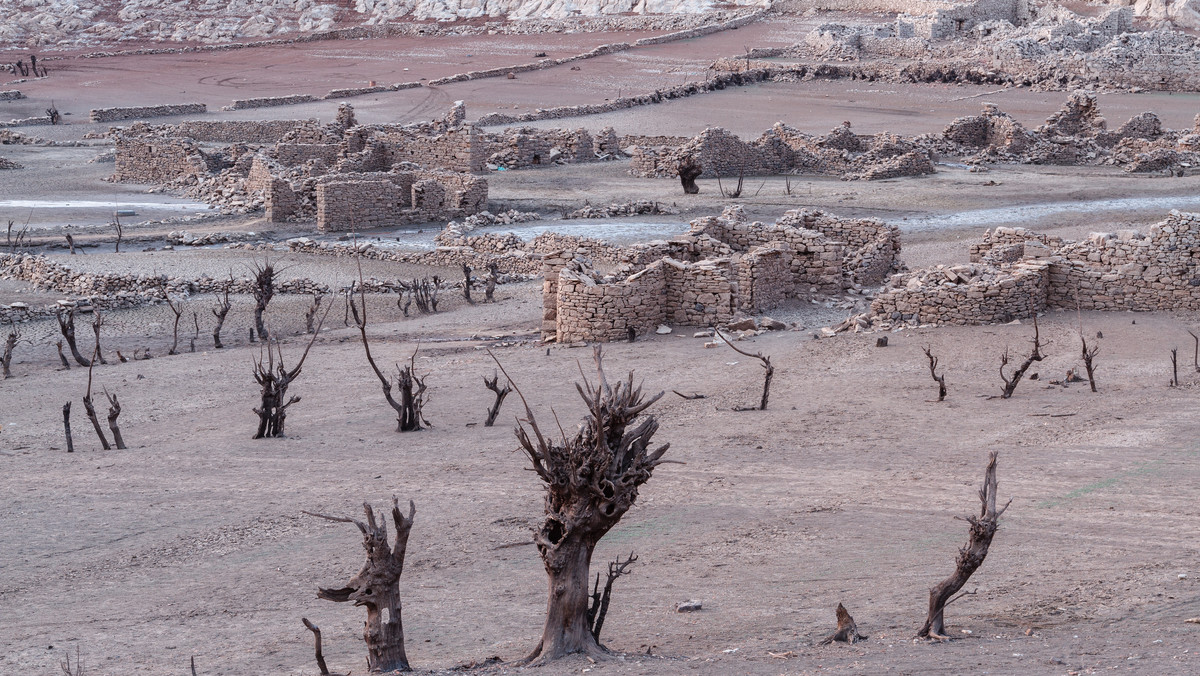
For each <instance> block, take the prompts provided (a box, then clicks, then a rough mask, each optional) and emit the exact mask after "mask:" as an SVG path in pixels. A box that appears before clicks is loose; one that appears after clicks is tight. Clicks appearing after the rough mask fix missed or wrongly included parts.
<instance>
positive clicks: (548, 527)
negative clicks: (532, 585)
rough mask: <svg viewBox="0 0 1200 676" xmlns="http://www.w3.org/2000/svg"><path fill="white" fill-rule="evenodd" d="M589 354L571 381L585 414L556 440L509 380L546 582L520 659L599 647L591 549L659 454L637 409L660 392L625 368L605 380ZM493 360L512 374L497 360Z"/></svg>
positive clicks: (662, 449)
mask: <svg viewBox="0 0 1200 676" xmlns="http://www.w3.org/2000/svg"><path fill="white" fill-rule="evenodd" d="M593 356H594V359H595V362H596V376H597V380H596V382H595V383H594V384H593V383H591V382H588V380H587V379H586V378H585V379H584V382H583V384H582V385H579V384H577V385H576V389H577V390H578V391H579V395H580V396H581V397H582V398H583V401H584V403H586V404H587V406H588V415H587V416H586V417H585V418H584V420H583V422H582V424H581V425H580V426H579V429H578V430H577V431H576V432H575V434H574V436H573V437H571V438H569V439H568V438H567V437H566V436H565V435H563V437H562V440H561V441H554V440H552V439H551V438H547V436H546V435H544V434H543V433H542V430H541V427H540V426H539V425H538V423H537V419H536V418H535V417H534V414H533V410H532V409H531V408H530V407H529V402H528V401H526V400H525V396H524V395H523V394H522V393H521V390H520V388H515V389H516V392H517V396H519V397H521V403H522V404H523V405H524V407H525V417H524V418H523V419H521V420H518V422H517V428H516V430H515V432H516V435H517V441H518V442H519V443H520V445H521V448H522V450H524V451H525V453H526V455H528V456H529V460H530V463H531V464H532V465H533V470H534V472H536V473H537V475H538V477H539V478H541V480H542V481H543V482H545V488H546V500H545V514H546V516H545V519H544V520H543V521H542V525H541V527H540V528H539V529H538V530H537V531H536V532H535V533H534V542H535V543H536V544H537V548H538V553H539V554H540V555H541V558H542V564H543V565H544V566H545V568H546V575H547V578H548V582H549V595H548V599H547V603H546V623H545V626H544V627H543V629H542V638H541V641H540V642H539V643H538V645H537V647H536V648H534V649H533V651H532V652H531V653H530V654H529V656H528V657H526V658H525V662H532V661H534V660H539V661H549V660H554V659H557V658H560V657H563V656H565V655H569V654H572V653H584V654H585V655H587V654H601V653H603V652H604V649H603V648H601V647H600V645H599V643H597V641H596V637H595V636H593V635H592V629H593V626H592V625H590V624H589V622H588V619H589V617H588V609H589V608H588V606H589V603H588V602H589V600H590V599H591V596H590V595H589V594H588V583H589V582H590V581H591V580H590V578H591V571H590V570H589V567H590V565H591V560H592V552H593V551H594V550H595V548H596V544H597V543H598V542H600V539H601V538H603V537H604V535H605V534H606V533H608V531H609V530H610V529H612V527H613V526H615V525H616V524H617V522H618V521H620V520H621V517H622V516H624V515H625V512H627V511H629V508H631V507H633V504H634V501H636V500H637V496H638V488H639V487H640V486H641V485H642V484H643V483H645V482H646V481H647V480H648V479H649V478H650V476H651V474H652V473H653V471H654V469H655V468H656V467H657V466H658V465H660V464H662V463H663V462H665V461H664V460H663V459H662V457H663V454H665V453H666V452H667V449H668V448H669V447H670V444H663V445H662V446H659V447H658V448H656V449H651V448H650V442H651V439H652V438H653V437H654V433H655V432H657V431H658V421H657V420H656V419H655V417H654V416H653V415H645V416H643V415H642V413H643V412H644V411H645V410H646V409H648V408H649V407H650V406H652V405H653V404H654V403H655V402H657V401H658V400H659V399H660V398H662V396H663V393H662V392H659V393H658V394H656V395H654V396H652V397H649V398H647V397H646V396H645V395H643V394H642V388H641V387H640V386H636V387H635V386H634V384H633V373H630V374H629V377H628V379H627V380H625V381H618V382H617V383H616V384H615V385H612V384H610V383H609V382H608V379H607V378H606V377H605V374H604V365H603V362H602V359H601V351H600V346H598V345H597V346H596V347H595V352H594V355H593ZM492 358H493V359H495V356H494V355H493V356H492ZM496 364H497V365H499V366H500V370H501V372H502V373H504V377H505V378H508V379H509V382H512V378H511V377H510V376H509V375H508V373H507V372H505V371H504V367H503V365H500V362H499V360H497V361H496ZM514 387H515V386H514Z"/></svg>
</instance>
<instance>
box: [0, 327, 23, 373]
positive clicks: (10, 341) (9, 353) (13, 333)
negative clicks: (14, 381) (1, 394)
mask: <svg viewBox="0 0 1200 676" xmlns="http://www.w3.org/2000/svg"><path fill="white" fill-rule="evenodd" d="M20 339H21V332H20V331H18V330H17V325H16V324H12V325H11V327H10V328H9V330H8V338H6V339H5V340H4V356H3V357H0V367H3V369H4V380H8V379H9V378H10V377H12V371H11V370H10V367H11V366H12V358H13V349H14V348H15V347H16V346H17V341H18V340H20Z"/></svg>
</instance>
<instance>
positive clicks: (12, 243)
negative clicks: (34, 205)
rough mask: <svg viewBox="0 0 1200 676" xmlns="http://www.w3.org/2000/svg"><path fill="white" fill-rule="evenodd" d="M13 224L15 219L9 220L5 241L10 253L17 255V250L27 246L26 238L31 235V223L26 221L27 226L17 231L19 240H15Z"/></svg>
mask: <svg viewBox="0 0 1200 676" xmlns="http://www.w3.org/2000/svg"><path fill="white" fill-rule="evenodd" d="M31 216H32V213H31ZM13 223H15V221H13V219H11V218H10V219H8V230H7V232H6V233H5V239H4V242H5V247H6V248H7V249H8V253H16V252H17V249H20V248H22V247H24V246H26V245H27V242H26V241H25V238H26V236H28V235H29V223H28V221H26V223H25V226H24V227H22V228H21V229H20V230H18V231H17V238H16V239H13Z"/></svg>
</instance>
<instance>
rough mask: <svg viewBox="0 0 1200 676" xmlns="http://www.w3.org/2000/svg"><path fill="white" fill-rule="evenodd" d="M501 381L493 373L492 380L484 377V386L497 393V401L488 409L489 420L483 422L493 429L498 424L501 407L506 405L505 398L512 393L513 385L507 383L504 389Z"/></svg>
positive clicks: (485, 425)
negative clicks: (497, 417) (500, 383)
mask: <svg viewBox="0 0 1200 676" xmlns="http://www.w3.org/2000/svg"><path fill="white" fill-rule="evenodd" d="M499 380H500V377H499V376H497V375H496V374H495V373H492V378H491V380H488V377H487V376H484V377H483V386H484V387H486V388H488V389H489V390H491V391H492V392H494V393H496V401H495V402H493V403H492V407H491V408H489V409H488V412H487V420H485V421H483V426H484V427H491V426H492V425H494V424H495V423H496V416H498V415H500V407H501V406H503V405H504V398H505V397H507V396H508V395H509V393H510V392H512V383H505V384H504V387H500V385H499Z"/></svg>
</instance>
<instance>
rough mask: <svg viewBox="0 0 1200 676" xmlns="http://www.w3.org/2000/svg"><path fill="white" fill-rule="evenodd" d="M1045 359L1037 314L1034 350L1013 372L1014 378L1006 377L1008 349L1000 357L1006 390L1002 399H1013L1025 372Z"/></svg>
mask: <svg viewBox="0 0 1200 676" xmlns="http://www.w3.org/2000/svg"><path fill="white" fill-rule="evenodd" d="M1044 358H1045V355H1043V354H1042V339H1041V333H1040V332H1039V331H1038V323H1037V313H1034V315H1033V349H1032V350H1030V351H1029V356H1028V357H1026V358H1025V361H1023V362H1021V365H1020V366H1018V367H1017V370H1015V371H1013V372H1012V376H1011V377H1008V376H1005V375H1004V367H1005V366H1008V348H1007V347H1006V348H1004V354H1002V355H1001V356H1000V379H1001V380H1003V381H1004V389H1003V390H1002V391H1001V392H1002V393H1001V395H1000V398H1001V399H1008V398H1010V397H1012V395H1013V391H1014V390H1016V389H1017V385H1018V384H1019V383H1020V382H1021V378H1023V377H1025V372H1026V371H1028V370H1029V367H1030V366H1032V365H1033V362H1035V361H1041V360H1042V359H1044Z"/></svg>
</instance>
